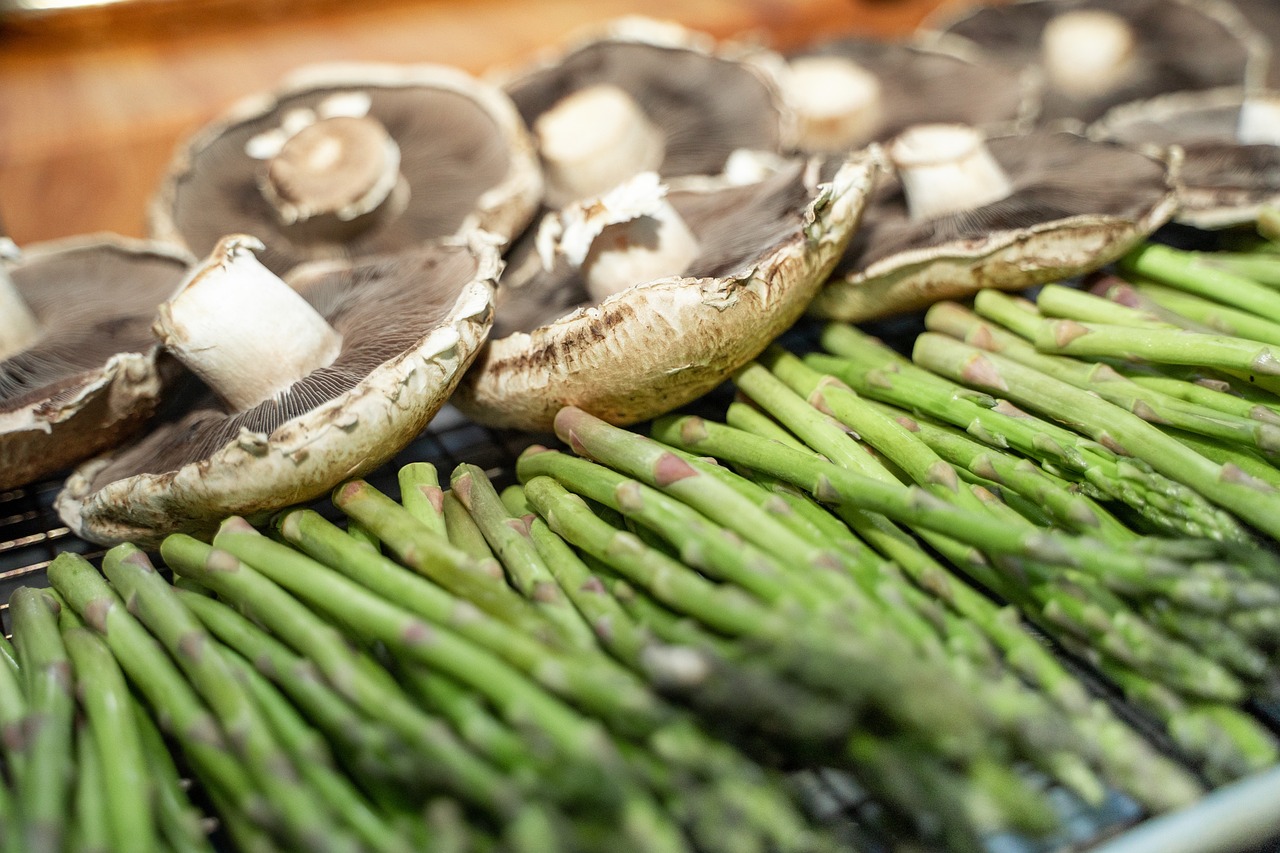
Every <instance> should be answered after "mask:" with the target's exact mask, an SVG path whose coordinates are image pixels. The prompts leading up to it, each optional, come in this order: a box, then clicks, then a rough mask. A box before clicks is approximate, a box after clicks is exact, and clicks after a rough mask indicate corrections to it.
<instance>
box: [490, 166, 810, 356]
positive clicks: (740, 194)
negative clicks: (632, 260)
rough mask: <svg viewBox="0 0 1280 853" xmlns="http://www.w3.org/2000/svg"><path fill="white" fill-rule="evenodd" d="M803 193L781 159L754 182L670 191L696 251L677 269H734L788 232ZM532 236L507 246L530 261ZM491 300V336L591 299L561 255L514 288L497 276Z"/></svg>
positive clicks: (716, 272)
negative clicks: (493, 301) (775, 168)
mask: <svg viewBox="0 0 1280 853" xmlns="http://www.w3.org/2000/svg"><path fill="white" fill-rule="evenodd" d="M809 198H810V193H809V190H808V189H807V188H806V186H805V182H804V166H803V164H802V163H800V162H795V163H792V164H788V165H787V167H786V168H784V169H782V170H780V171H779V172H778V173H777V174H774V175H772V176H770V177H768V178H766V179H765V180H763V181H761V182H759V183H754V184H747V185H744V186H732V187H724V188H720V189H714V190H693V189H689V190H681V189H673V190H671V191H670V192H669V193H668V195H667V200H668V201H669V202H670V203H671V206H672V207H674V208H675V210H676V212H677V213H679V214H680V217H681V218H682V219H683V220H684V222H685V224H686V225H687V226H688V227H689V230H690V231H692V232H693V235H694V237H695V238H697V240H698V244H699V253H698V256H697V257H696V258H695V259H694V261H693V262H692V263H691V264H690V265H689V267H688V268H687V269H685V270H683V271H679V274H681V275H684V276H688V277H695V278H725V277H730V276H733V275H735V274H737V273H740V272H742V271H743V270H744V268H745V267H746V266H748V265H749V264H751V263H752V262H753V261H754V260H756V259H758V258H760V257H763V256H765V255H767V254H769V253H770V252H771V251H773V249H774V248H775V247H777V246H778V245H779V244H780V243H782V242H784V241H785V240H787V239H788V238H791V237H793V236H794V235H795V233H796V231H797V230H798V229H799V228H800V226H801V219H800V215H801V213H802V212H803V210H804V208H805V205H806V204H807V203H808V202H809ZM533 240H534V236H533V235H532V234H526V235H525V236H524V237H523V238H522V239H521V240H520V242H519V243H518V244H517V246H516V247H515V248H514V249H513V256H515V257H524V258H526V259H528V260H529V262H530V263H536V257H533V254H534V253H533V248H532V242H533ZM515 268H516V267H515V266H514V265H513V269H515ZM641 283H642V282H636V284H641ZM496 303H497V306H498V307H497V313H496V316H495V319H494V327H493V335H492V336H493V337H494V338H503V337H506V336H507V335H510V334H513V333H515V332H532V331H533V330H534V329H536V328H539V327H540V326H545V325H547V324H548V323H551V322H553V321H555V320H557V319H559V318H560V317H563V316H565V315H566V314H568V313H569V312H571V311H573V310H574V309H575V308H579V307H583V306H587V305H590V304H592V303H591V301H590V299H589V297H588V295H587V289H586V284H585V282H584V281H583V278H582V276H581V275H580V274H579V273H578V271H577V270H575V269H573V268H571V267H570V266H569V265H568V264H566V263H564V262H563V261H561V262H559V263H557V264H556V266H555V268H554V269H552V270H550V271H547V270H544V269H542V268H541V267H538V269H537V271H536V272H535V273H533V274H532V275H531V276H529V278H528V279H527V280H525V281H523V282H522V283H521V284H520V285H519V286H517V287H506V288H504V287H503V283H502V281H501V280H499V289H498V298H497V300H496Z"/></svg>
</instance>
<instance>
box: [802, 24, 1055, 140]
mask: <svg viewBox="0 0 1280 853" xmlns="http://www.w3.org/2000/svg"><path fill="white" fill-rule="evenodd" d="M812 56H835V57H841V58H844V59H849V60H852V61H853V62H854V63H856V64H857V65H858V66H860V67H861V68H863V69H864V70H866V71H869V72H870V73H871V74H873V75H874V76H875V78H876V79H877V80H878V81H879V83H880V97H881V116H880V120H879V122H878V127H877V130H876V131H875V133H874V135H873V136H872V137H871V138H870V139H868V140H867V141H868V142H884V141H886V140H888V139H891V138H892V137H894V136H897V135H898V134H899V133H901V132H902V131H904V130H906V129H907V128H908V127H911V126H912V125H916V124H927V123H934V122H937V123H958V124H966V125H970V126H973V127H977V128H980V129H982V130H984V131H986V132H988V133H991V134H996V133H1012V132H1017V131H1022V130H1027V129H1029V128H1030V126H1031V124H1032V123H1033V122H1034V121H1035V118H1036V114H1037V112H1038V110H1039V102H1040V94H1041V93H1040V88H1041V78H1040V76H1039V75H1038V74H1036V73H1035V72H1034V71H1033V70H1032V69H1029V68H1025V67H1024V68H1017V67H1012V66H1010V65H1007V64H1005V63H1001V62H997V61H996V60H995V59H994V58H993V57H990V56H987V55H985V54H984V52H983V51H982V50H981V49H979V48H977V47H976V46H974V45H972V44H971V43H969V42H968V41H966V40H964V39H959V38H951V37H947V36H939V37H937V38H934V39H931V40H930V42H929V44H928V45H924V44H917V43H912V42H905V41H897V42H894V41H883V40H880V39H871V38H863V37H846V38H840V39H835V40H833V41H828V42H824V43H822V44H818V45H813V46H810V47H807V48H804V49H803V50H799V51H796V52H794V53H792V54H789V55H788V57H787V58H788V60H795V59H799V58H802V57H812ZM797 145H798V147H799V148H800V150H802V151H804V150H807V148H806V145H805V140H804V139H803V138H801V139H799V140H798V141H797Z"/></svg>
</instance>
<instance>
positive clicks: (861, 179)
mask: <svg viewBox="0 0 1280 853" xmlns="http://www.w3.org/2000/svg"><path fill="white" fill-rule="evenodd" d="M874 172H875V170H874V166H873V162H872V161H871V159H870V158H869V157H868V156H867V155H866V154H857V155H854V156H852V157H851V158H850V159H849V160H848V161H847V162H846V163H845V164H844V166H843V167H842V168H841V169H840V170H839V171H838V172H837V174H836V176H835V178H834V179H833V180H832V181H831V183H829V184H826V185H824V186H823V187H822V188H821V189H820V191H819V193H818V195H817V197H816V198H815V199H814V200H813V201H812V202H811V203H810V204H809V206H808V207H807V209H806V210H805V211H804V214H803V223H802V224H798V227H797V228H796V231H795V233H794V235H793V236H792V237H790V238H788V239H787V240H786V241H785V242H784V243H782V244H781V245H779V246H778V247H777V249H776V250H775V251H773V252H772V253H770V254H769V255H768V256H766V257H763V258H760V259H759V261H758V262H757V263H756V264H755V265H754V267H753V268H752V270H751V272H750V273H749V274H747V275H744V276H741V277H738V278H723V279H716V278H685V277H679V276H674V277H669V278H663V279H658V280H656V281H651V282H647V283H644V284H638V285H636V286H633V287H631V288H628V289H627V290H624V291H621V292H620V293H617V294H615V295H613V296H611V297H609V298H608V299H606V300H605V301H604V302H602V303H600V304H599V305H596V306H592V307H588V308H580V309H578V310H576V311H574V312H573V313H572V314H569V315H568V316H566V317H564V318H562V319H560V320H557V321H556V322H554V323H551V324H548V325H546V326H542V327H540V328H538V329H535V330H534V331H533V332H532V333H531V334H525V333H523V332H517V333H514V334H511V335H508V336H507V337H505V338H501V339H498V340H494V341H490V342H489V344H488V345H487V346H486V347H485V350H484V352H483V353H482V354H481V356H480V358H479V359H477V362H476V364H475V365H474V366H473V368H472V369H471V370H470V371H469V372H468V374H467V376H466V377H465V378H464V379H463V382H462V384H461V385H460V386H459V388H458V394H457V396H456V397H455V401H454V402H455V403H456V405H457V406H458V408H459V409H461V410H462V411H463V412H464V413H466V414H468V415H469V416H471V417H472V418H474V419H475V420H477V421H480V422H482V423H486V424H490V425H494V426H503V427H516V428H521V429H528V430H549V429H550V428H551V425H552V421H553V419H554V417H555V413H556V412H557V411H559V410H560V408H562V407H563V406H577V407H579V408H581V409H585V410H586V411H589V412H591V413H592V414H594V415H596V416H597V417H600V418H603V419H605V420H608V421H610V422H611V423H614V424H620V425H621V424H630V423H635V422H637V421H642V420H645V419H647V418H651V417H654V416H656V415H659V414H661V413H663V412H667V411H670V410H671V409H674V408H676V407H677V406H681V405H683V404H685V403H688V402H689V401H691V400H694V399H696V398H697V397H699V396H701V395H702V394H704V393H706V392H708V391H710V390H711V389H712V388H714V387H715V386H716V385H718V384H720V383H721V382H722V381H723V380H724V379H725V378H726V377H727V376H728V375H729V374H731V373H732V372H733V371H735V370H737V369H738V368H739V367H741V366H742V365H743V364H745V363H747V362H748V361H750V360H751V359H753V358H755V357H756V356H757V355H759V354H760V352H761V351H762V350H763V349H764V348H765V347H766V346H767V345H768V344H769V342H770V341H772V340H773V339H775V338H776V337H777V336H778V335H780V334H781V333H782V332H783V331H785V330H786V329H787V328H788V327H790V326H791V325H792V324H793V323H794V322H795V321H796V320H797V319H799V317H800V316H801V315H802V314H803V313H804V308H805V306H806V305H807V304H808V302H809V300H810V299H812V298H813V295H814V294H815V293H816V292H817V290H818V288H819V287H821V284H822V281H823V280H824V279H825V278H826V276H827V275H828V274H829V273H830V271H831V269H832V268H833V266H834V265H835V263H836V261H837V259H838V258H839V257H840V255H841V253H842V252H843V251H844V247H845V246H846V244H847V243H848V240H849V238H850V236H851V235H852V233H853V231H854V229H855V228H856V227H857V223H858V219H859V217H860V216H861V212H862V204H863V199H864V197H865V195H866V193H867V192H868V190H869V189H870V186H871V182H872V179H873V175H874Z"/></svg>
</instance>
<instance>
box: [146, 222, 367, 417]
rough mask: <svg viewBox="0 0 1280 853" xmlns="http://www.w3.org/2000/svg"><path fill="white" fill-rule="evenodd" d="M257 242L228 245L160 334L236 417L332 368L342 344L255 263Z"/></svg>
mask: <svg viewBox="0 0 1280 853" xmlns="http://www.w3.org/2000/svg"><path fill="white" fill-rule="evenodd" d="M262 248H263V246H262V244H261V243H260V242H258V241H257V240H256V239H254V238H253V237H247V236H244V235H234V236H230V237H224V238H222V240H221V241H220V242H219V243H218V245H217V246H216V247H215V248H214V250H213V252H212V254H210V256H209V257H208V258H207V259H206V260H205V261H204V262H203V263H201V264H199V265H197V266H196V268H195V269H194V270H192V272H191V273H189V274H188V277H187V278H186V280H185V281H184V282H183V283H182V285H180V286H179V288H178V290H177V292H176V293H175V294H174V295H173V296H172V297H171V298H170V299H169V301H168V302H165V303H163V304H162V305H160V307H159V309H158V313H157V318H156V323H155V332H156V335H157V336H158V337H159V338H160V340H161V342H162V343H163V344H164V345H165V347H166V348H167V349H168V350H169V351H170V352H172V353H173V354H174V355H175V356H176V357H177V358H178V360H180V361H181V362H182V363H183V364H185V365H186V366H187V367H188V368H189V369H190V370H191V371H192V372H193V373H195V374H196V375H197V376H199V377H200V378H201V379H203V380H204V381H205V383H206V384H207V385H208V386H209V387H210V388H212V389H213V390H214V391H215V392H216V393H217V394H218V395H219V396H220V397H222V398H223V400H225V401H226V403H227V405H228V406H230V407H231V409H232V410H234V411H237V412H240V411H245V410H247V409H250V408H253V407H254V406H256V405H257V404H259V403H261V402H263V401H264V400H268V399H271V398H272V397H274V396H276V395H277V394H279V393H281V392H282V391H284V390H286V389H287V388H288V387H289V386H290V385H292V384H293V383H295V382H297V381H298V380H299V379H302V378H303V377H304V376H306V375H308V374H309V373H312V372H314V371H316V370H319V369H320V368H322V367H327V366H329V365H330V364H332V363H333V361H334V359H336V358H337V357H338V353H339V352H340V351H341V349H342V336H341V335H340V334H339V333H338V332H336V331H335V330H334V329H333V328H332V327H331V326H330V325H329V324H328V323H327V322H325V319H324V318H323V317H321V316H320V314H319V313H317V312H316V310H315V309H314V308H312V307H311V306H310V305H309V304H308V303H307V301H306V300H305V299H303V298H302V297H301V296H299V295H298V294H297V293H296V292H294V291H293V290H292V289H291V288H290V287H289V286H288V285H287V284H285V283H284V282H283V281H281V280H280V278H278V277H277V276H276V275H275V274H274V273H272V272H271V271H270V270H268V269H267V268H266V267H264V266H263V265H262V264H261V263H259V262H258V259H257V258H256V257H254V254H253V252H254V250H261V249H262Z"/></svg>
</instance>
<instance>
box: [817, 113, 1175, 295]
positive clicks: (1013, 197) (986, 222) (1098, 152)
mask: <svg viewBox="0 0 1280 853" xmlns="http://www.w3.org/2000/svg"><path fill="white" fill-rule="evenodd" d="M987 146H988V148H989V149H990V151H991V154H992V156H993V157H994V158H995V159H996V162H998V163H999V164H1000V166H1001V167H1002V168H1003V169H1004V171H1005V172H1006V174H1007V175H1008V176H1009V178H1010V181H1011V182H1012V184H1013V192H1012V193H1011V194H1010V195H1008V196H1007V197H1005V198H1003V199H1000V200H999V201H995V202H992V203H990V204H986V205H982V206H981V207H977V208H973V209H971V210H964V211H959V212H957V213H951V214H947V215H945V216H940V217H936V218H933V219H926V220H922V221H913V220H912V219H911V216H910V214H909V213H908V209H907V199H906V195H905V193H904V192H903V188H902V184H901V182H900V181H899V180H898V179H897V177H895V176H893V175H886V176H884V177H883V178H881V180H880V181H879V182H878V183H877V185H876V188H875V190H874V191H873V193H872V196H871V198H870V199H869V201H868V204H867V208H866V210H865V211H864V213H863V217H862V226H861V227H860V228H859V229H858V230H857V231H856V232H855V233H854V236H853V240H852V242H851V243H850V246H849V249H848V250H847V251H846V252H845V255H844V257H843V258H842V259H841V261H840V265H839V267H838V268H837V270H836V273H835V277H842V276H845V275H848V274H850V273H852V272H855V271H858V270H862V269H865V268H867V267H869V266H870V265H871V264H873V263H875V262H877V261H880V260H883V259H885V258H888V257H891V256H893V255H896V254H899V253H901V252H906V251H912V250H925V249H928V248H929V247H933V246H941V245H943V244H963V243H964V242H965V241H975V242H981V241H983V240H984V239H986V238H987V237H988V236H989V235H990V234H992V233H993V232H1001V231H1012V230H1018V229H1025V228H1033V227H1036V226H1041V225H1043V224H1045V223H1047V222H1052V221H1055V220H1063V219H1068V218H1070V217H1075V216H1084V215H1098V216H1101V215H1107V216H1114V217H1121V218H1127V219H1135V220H1136V219H1140V218H1142V217H1143V216H1144V215H1145V214H1146V212H1147V211H1148V209H1149V208H1150V207H1151V204H1152V201H1153V199H1158V198H1161V197H1162V196H1164V195H1165V194H1166V193H1167V192H1168V178H1167V175H1166V169H1165V166H1164V164H1162V163H1161V162H1159V161H1157V160H1154V159H1151V158H1147V157H1143V156H1141V155H1139V154H1137V153H1135V152H1134V151H1132V150H1129V149H1126V148H1123V147H1121V146H1113V145H1105V144H1100V143H1096V142H1089V141H1087V140H1085V139H1083V138H1081V137H1079V136H1076V135H1074V134H1070V133H1046V132H1037V133H1032V134H1027V135H1024V136H1008V137H997V138H993V139H989V140H987Z"/></svg>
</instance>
